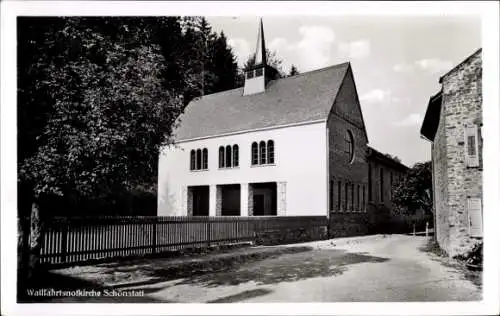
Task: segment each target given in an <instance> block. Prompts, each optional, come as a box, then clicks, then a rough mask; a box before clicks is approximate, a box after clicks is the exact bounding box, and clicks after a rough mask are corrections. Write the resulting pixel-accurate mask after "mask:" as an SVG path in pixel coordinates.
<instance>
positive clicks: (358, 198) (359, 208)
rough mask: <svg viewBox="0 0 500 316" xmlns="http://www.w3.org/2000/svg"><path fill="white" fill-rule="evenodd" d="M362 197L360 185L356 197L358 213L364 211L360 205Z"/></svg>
mask: <svg viewBox="0 0 500 316" xmlns="http://www.w3.org/2000/svg"><path fill="white" fill-rule="evenodd" d="M360 195H361V191H360V187H359V184H358V194H357V195H356V208H357V210H358V211H360V210H361V209H362V207H361V204H360V203H359V200H360V197H359V196H360Z"/></svg>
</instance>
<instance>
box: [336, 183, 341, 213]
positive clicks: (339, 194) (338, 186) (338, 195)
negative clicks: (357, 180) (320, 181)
mask: <svg viewBox="0 0 500 316" xmlns="http://www.w3.org/2000/svg"><path fill="white" fill-rule="evenodd" d="M337 191H338V194H337V210H338V211H340V207H341V204H340V203H341V201H342V183H341V182H340V181H337Z"/></svg>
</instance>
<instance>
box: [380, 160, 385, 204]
mask: <svg viewBox="0 0 500 316" xmlns="http://www.w3.org/2000/svg"><path fill="white" fill-rule="evenodd" d="M380 202H384V169H383V168H380Z"/></svg>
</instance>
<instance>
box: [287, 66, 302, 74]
mask: <svg viewBox="0 0 500 316" xmlns="http://www.w3.org/2000/svg"><path fill="white" fill-rule="evenodd" d="M298 74H300V72H299V70H298V69H297V67H296V66H295V65H293V64H292V67H291V68H290V73H289V74H288V77H291V76H295V75H298Z"/></svg>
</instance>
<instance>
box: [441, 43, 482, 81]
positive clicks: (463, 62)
mask: <svg viewBox="0 0 500 316" xmlns="http://www.w3.org/2000/svg"><path fill="white" fill-rule="evenodd" d="M482 51H483V49H482V48H479V49H478V50H476V51H475V52H474V53H472V54H471V55H469V57H467V58H465V59H464V60H463V61H462V62H460V63H458V64H457V65H456V66H455V67H453V68H451V69H450V70H449V71H448V72H447V73H445V74H444V75H442V76H441V77H439V83H442V82H443V78H444V77H446V76H448V75H449V74H451V73H452V72H453V71H455V70H457V68H458V67H460V66H461V65H463V64H465V63H466V62H468V61H469V60H470V59H471V58H472V57H474V56H476V55H477V54H481V52H482Z"/></svg>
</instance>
